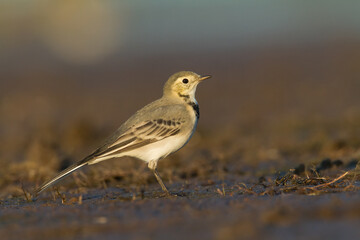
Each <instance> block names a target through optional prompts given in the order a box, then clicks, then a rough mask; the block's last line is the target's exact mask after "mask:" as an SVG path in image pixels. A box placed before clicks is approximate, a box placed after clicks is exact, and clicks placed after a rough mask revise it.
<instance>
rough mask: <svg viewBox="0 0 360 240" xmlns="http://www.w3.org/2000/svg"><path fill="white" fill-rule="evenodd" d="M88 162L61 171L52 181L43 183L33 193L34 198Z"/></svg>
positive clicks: (81, 162)
mask: <svg viewBox="0 0 360 240" xmlns="http://www.w3.org/2000/svg"><path fill="white" fill-rule="evenodd" d="M88 164H89V162H88V161H80V162H78V163H76V164H74V165H72V166H70V167H68V168H66V169H65V170H63V171H61V172H60V173H59V174H58V175H57V176H56V177H54V178H53V179H51V180H49V181H47V182H45V183H43V185H41V186H40V187H39V188H38V189H37V190H36V191H35V196H37V195H38V194H39V193H41V192H42V191H44V190H45V189H47V188H48V187H50V186H52V185H54V184H55V183H57V182H58V181H60V180H61V179H63V178H64V177H66V176H67V175H69V174H70V173H72V172H74V171H75V170H77V169H79V168H81V167H83V166H85V165H88Z"/></svg>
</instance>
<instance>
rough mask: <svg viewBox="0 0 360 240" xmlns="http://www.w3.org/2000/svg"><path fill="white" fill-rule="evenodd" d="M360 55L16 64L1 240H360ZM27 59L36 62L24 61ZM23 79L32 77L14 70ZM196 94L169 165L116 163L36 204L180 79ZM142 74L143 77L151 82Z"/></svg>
mask: <svg viewBox="0 0 360 240" xmlns="http://www.w3.org/2000/svg"><path fill="white" fill-rule="evenodd" d="M358 49H360V48H359V45H358V44H355V43H351V42H349V43H341V44H340V43H331V44H329V45H325V46H324V45H321V44H320V45H316V46H303V47H296V48H295V47H287V48H286V47H285V48H284V47H279V46H278V47H274V46H271V47H266V48H262V49H239V50H236V51H229V52H227V53H202V54H199V55H198V57H197V58H196V59H195V60H193V61H192V62H189V63H188V62H187V61H186V54H184V55H181V54H180V55H176V57H174V56H173V55H166V54H165V55H159V56H151V57H142V58H140V57H133V58H129V57H126V58H125V57H121V56H120V57H118V58H116V59H113V60H112V62H111V64H110V63H104V64H103V65H100V66H96V67H94V66H92V67H73V66H69V65H66V64H62V63H59V62H56V61H55V62H54V61H45V62H44V61H40V60H39V59H38V60H36V59H35V60H33V61H28V62H27V64H28V65H26V68H25V67H24V66H20V67H18V68H14V67H12V68H10V66H13V65H11V63H9V64H8V65H7V64H4V66H5V67H7V68H5V69H6V71H3V72H2V73H1V74H2V76H1V78H2V79H4V80H3V81H2V82H1V88H0V93H1V105H0V107H1V108H0V123H1V124H0V133H1V135H0V141H1V144H0V163H1V169H0V175H1V178H0V236H1V239H85V238H86V239H155V238H156V239H304V238H306V239H325V238H326V239H356V238H357V237H358V236H359V235H360V228H359V227H358V226H359V224H360V204H359V203H360V191H359V188H360V184H359V180H360V178H359V176H358V171H357V167H356V166H357V163H358V160H359V159H360V94H358V92H359V89H360V81H359V79H360V70H359V69H360V68H359V67H358V66H359V59H360V51H359V50H358ZM24 61H26V60H24ZM16 69H21V70H16ZM183 69H189V70H194V71H197V72H199V73H202V74H212V75H213V78H212V79H211V80H209V81H207V82H206V83H203V84H202V85H200V86H199V87H198V92H197V99H198V101H199V103H200V108H201V118H200V122H199V125H198V130H197V132H196V134H195V135H194V137H193V139H192V140H191V141H190V143H189V144H188V145H187V146H186V147H185V148H183V149H181V150H180V151H179V152H177V153H175V154H174V155H172V156H170V157H168V158H167V159H165V160H163V161H161V162H160V163H159V172H160V174H161V175H162V177H163V179H164V182H165V184H166V185H167V186H168V188H169V189H170V191H171V192H173V193H174V194H176V195H177V196H174V197H167V196H164V194H163V193H162V192H161V188H160V186H159V185H158V183H157V182H156V179H155V178H154V176H153V175H152V173H151V172H150V171H148V170H147V168H146V165H145V164H144V163H142V162H140V161H138V160H134V159H130V158H123V159H119V160H110V161H107V162H104V163H101V164H98V165H95V166H91V167H87V168H85V169H83V170H81V171H79V172H75V173H74V174H72V175H71V176H70V177H68V178H67V179H66V180H64V181H63V182H61V183H60V184H58V185H57V186H56V187H54V188H52V189H49V190H48V191H46V192H44V193H42V194H41V195H40V196H39V197H38V199H37V200H36V201H32V200H31V193H32V191H33V190H34V189H35V187H36V186H39V185H40V184H41V183H42V182H43V181H45V180H47V179H49V178H51V177H53V176H54V175H55V174H56V173H57V172H59V171H60V170H62V169H64V168H65V167H66V166H68V165H69V164H71V163H73V162H75V161H77V160H79V159H81V158H82V157H84V156H85V155H86V154H88V153H90V152H91V151H92V150H94V149H95V148H96V147H97V146H98V145H99V144H101V142H102V141H103V139H104V138H106V137H107V136H108V135H110V134H111V132H112V131H113V130H115V129H116V128H117V127H118V126H119V125H120V123H121V122H123V121H124V120H126V118H127V117H128V116H129V115H131V114H132V113H133V112H134V111H135V109H137V108H139V107H141V106H143V105H144V104H146V103H147V102H149V101H151V100H153V99H156V98H157V97H158V96H159V95H160V94H161V88H162V84H163V82H164V81H165V80H166V78H167V77H168V75H170V74H171V73H172V72H175V71H178V70H183ZM139 70H141V71H139Z"/></svg>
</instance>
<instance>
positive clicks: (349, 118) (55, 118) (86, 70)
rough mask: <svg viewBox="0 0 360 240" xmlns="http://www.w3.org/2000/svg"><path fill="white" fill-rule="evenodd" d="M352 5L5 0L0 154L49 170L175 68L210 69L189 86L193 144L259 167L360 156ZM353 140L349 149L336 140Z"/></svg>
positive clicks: (95, 138)
mask: <svg viewBox="0 0 360 240" xmlns="http://www.w3.org/2000/svg"><path fill="white" fill-rule="evenodd" d="M325 3H326V4H325ZM359 10H360V2H358V1H342V2H338V1H268V2H254V1H251V0H242V1H230V0H229V1H217V0H213V1H208V0H206V1H205V0H198V1H187V0H186V1H176V2H175V1H165V0H156V1H145V0H132V1H115V0H103V1H96V0H77V1H45V0H33V1H25V0H12V1H6V0H2V1H0V139H1V142H2V144H1V145H0V161H1V162H5V163H8V164H9V165H7V166H10V165H11V163H16V164H17V165H16V167H14V168H15V170H17V171H18V170H19V166H20V165H18V164H19V163H23V164H25V163H26V165H25V167H24V168H25V170H26V172H28V171H29V169H32V171H30V173H32V174H33V176H38V174H39V171H40V170H39V166H38V165H36V164H35V163H33V165H29V164H30V163H31V161H30V160H31V159H37V160H34V161H36V163H37V164H38V163H39V162H38V161H40V162H42V164H41V166H42V167H44V168H45V170H46V171H45V170H44V171H43V175H46V174H49V175H50V174H51V173H53V172H56V171H58V170H59V169H61V168H62V167H64V166H63V165H68V164H69V163H70V162H72V161H75V160H76V159H78V158H80V157H82V156H84V155H85V154H87V153H89V151H91V150H93V149H94V148H95V147H96V146H98V145H99V143H101V140H102V139H103V138H104V137H106V136H107V135H109V134H110V133H112V131H113V130H114V129H116V128H117V127H118V126H119V125H120V124H121V123H122V122H123V121H124V120H126V119H127V118H128V117H129V116H130V115H131V114H133V113H134V111H135V110H136V109H138V108H140V107H142V106H143V105H145V104H147V103H148V102H150V101H152V100H154V99H156V98H158V97H160V96H161V94H162V86H163V83H164V82H165V81H166V80H167V78H168V77H169V76H170V75H171V74H173V73H174V72H177V71H180V70H192V71H195V72H197V73H199V74H211V75H213V78H212V79H210V80H209V81H207V82H206V83H203V84H202V85H201V86H200V87H199V88H198V91H197V99H198V101H199V103H200V107H201V119H200V124H199V131H198V132H199V133H198V135H197V137H196V136H195V140H194V141H193V143H191V142H190V143H191V144H193V145H192V146H198V145H196V144H200V143H202V142H205V143H206V144H208V143H209V142H206V141H210V143H211V144H213V145H212V146H213V147H214V148H213V149H217V150H218V152H216V153H213V155H215V156H216V157H218V158H221V159H230V160H229V161H232V160H234V159H235V160H234V161H236V164H235V165H238V164H244V163H246V162H249V163H252V164H256V165H255V167H257V168H258V167H259V162H261V161H262V160H267V161H266V164H265V165H264V168H269V165H268V164H269V163H270V162H271V161H273V162H276V163H281V164H285V165H281V166H286V167H288V166H291V165H293V164H295V163H296V162H297V161H314V160H320V159H321V158H322V157H325V156H329V155H330V156H334V157H343V156H345V157H347V158H349V159H350V158H353V157H357V156H359V155H360V154H359V152H358V151H357V150H356V149H357V147H359V146H360V145H359V142H360V140H359V139H358V138H359V137H358V136H360V134H359V133H360V130H357V129H358V127H359V125H360V121H358V120H359V119H360V94H359V89H360V68H359V64H360V28H359V25H360V14H359ZM214 136H217V138H216V141H215V140H212V139H214ZM196 139H197V140H202V141H197V140H196ZM204 139H205V140H204ZM206 139H207V140H206ZM349 139H351V140H352V142H351V143H349V144H347V145H346V146H349V145H350V147H351V151H350V152H349V151H347V152H344V151H338V149H335V150H333V151H332V148H331V146H333V144H335V145H336V143H337V142H338V141H346V140H349ZM328 141H330V143H328ZM328 146H330V147H328ZM204 147H205V145H204ZM54 149H56V150H54ZM189 149H190V150H189V151H194V150H193V149H191V148H189ZM304 149H305V151H302V150H304ZM309 149H310V150H309ZM324 149H325V150H324ZM329 149H330V150H331V151H330V150H329ZM307 150H309V151H307ZM47 151H50V153H46V152H47ZM214 151H215V150H214ZM44 152H45V153H44ZM179 154H181V153H179ZM183 154H186V150H185V151H184V153H183ZM49 155H50V157H49ZM309 155H310V157H309ZM51 156H52V157H51ZM59 156H60V157H59ZM64 156H65V157H64ZM179 156H180V155H179ZM59 158H60V160H59ZM39 159H40V160H39ZM41 159H42V160H41ZM49 159H50V160H49ZM51 159H55V160H54V164H55V163H56V164H55V165H51V164H50V163H51ZM61 159H63V160H61ZM64 159H65V160H64ZM66 159H67V160H66ZM69 159H70V160H69ZM231 159H232V160H231ZM59 162H60V163H59ZM61 162H65V163H63V165H62V164H61ZM294 162H295V163H294ZM59 164H60V166H59ZM45 166H48V168H49V166H50V169H52V171H48V170H49V169H48V168H46V167H45ZM24 168H20V169H24ZM15 170H14V174H13V175H12V178H11V179H12V180H14V179H18V177H17V174H16V172H17V171H15ZM6 171H7V174H8V173H9V171H8V170H6ZM10 172H11V171H10ZM40 172H41V171H40ZM30 175H31V174H30ZM40 176H41V174H40ZM43 177H44V176H43ZM29 178H30V177H29ZM26 179H27V178H26ZM30 179H31V178H30ZM38 181H39V180H38Z"/></svg>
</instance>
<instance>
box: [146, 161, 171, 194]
mask: <svg viewBox="0 0 360 240" xmlns="http://www.w3.org/2000/svg"><path fill="white" fill-rule="evenodd" d="M156 166H157V161H150V162H149V164H148V167H149V168H150V169H151V171H152V172H153V173H154V175H155V177H156V180H157V181H158V183H159V184H160V186H161V188H162V190H163V191H164V192H165V193H166V194H167V195H170V193H169V191H168V190H167V188H166V187H165V184H164V183H163V181H162V179H161V177H160V175H159V173H158V171H157V170H156Z"/></svg>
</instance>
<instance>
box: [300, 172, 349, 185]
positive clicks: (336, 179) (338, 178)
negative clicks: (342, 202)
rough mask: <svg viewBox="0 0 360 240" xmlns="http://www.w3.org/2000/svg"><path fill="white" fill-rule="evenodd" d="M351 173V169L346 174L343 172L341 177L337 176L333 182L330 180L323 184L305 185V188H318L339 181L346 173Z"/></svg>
mask: <svg viewBox="0 0 360 240" xmlns="http://www.w3.org/2000/svg"><path fill="white" fill-rule="evenodd" d="M348 174H349V171H347V172H345V173H344V174H342V175H341V176H340V177H337V178H335V179H334V180H332V181H331V182H328V183H323V184H320V185H316V186H313V187H305V188H309V189H316V188H319V187H325V186H329V185H331V184H333V183H335V182H337V181H339V180H340V179H342V178H344V177H345V176H346V175H348Z"/></svg>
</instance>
